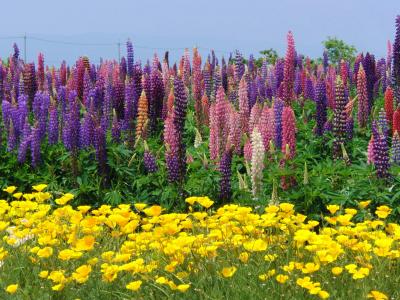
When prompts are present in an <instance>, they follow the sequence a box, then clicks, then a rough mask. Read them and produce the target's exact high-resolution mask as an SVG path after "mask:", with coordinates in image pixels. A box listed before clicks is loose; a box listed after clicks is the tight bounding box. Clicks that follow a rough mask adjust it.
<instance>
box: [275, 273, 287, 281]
mask: <svg viewBox="0 0 400 300" xmlns="http://www.w3.org/2000/svg"><path fill="white" fill-rule="evenodd" d="M275 279H276V281H278V282H279V283H285V282H286V281H287V280H288V279H289V276H287V275H282V274H279V275H276V277H275Z"/></svg>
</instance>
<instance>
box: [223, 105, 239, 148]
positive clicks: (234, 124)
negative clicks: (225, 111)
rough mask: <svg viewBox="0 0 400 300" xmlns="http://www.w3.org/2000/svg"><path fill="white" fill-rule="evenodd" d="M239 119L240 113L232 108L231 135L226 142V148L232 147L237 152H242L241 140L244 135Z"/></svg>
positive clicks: (230, 118)
mask: <svg viewBox="0 0 400 300" xmlns="http://www.w3.org/2000/svg"><path fill="white" fill-rule="evenodd" d="M239 120H240V117H239V113H238V112H237V111H236V110H234V109H232V110H231V112H230V116H229V136H228V142H227V144H226V150H229V149H231V148H232V149H233V150H234V151H235V153H237V154H239V153H240V140H241V136H242V131H241V129H240V122H239Z"/></svg>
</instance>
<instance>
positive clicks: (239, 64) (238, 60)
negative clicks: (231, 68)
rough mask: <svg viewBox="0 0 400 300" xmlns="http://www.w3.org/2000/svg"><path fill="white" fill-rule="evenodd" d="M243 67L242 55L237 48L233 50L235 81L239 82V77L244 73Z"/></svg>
mask: <svg viewBox="0 0 400 300" xmlns="http://www.w3.org/2000/svg"><path fill="white" fill-rule="evenodd" d="M244 71H245V67H244V64H243V57H242V54H241V53H240V52H239V50H236V51H235V81H236V83H239V81H240V79H242V76H243V74H244Z"/></svg>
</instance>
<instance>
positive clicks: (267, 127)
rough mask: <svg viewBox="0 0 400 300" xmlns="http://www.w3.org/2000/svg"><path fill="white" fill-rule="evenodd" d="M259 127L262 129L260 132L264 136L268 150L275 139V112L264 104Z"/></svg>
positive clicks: (264, 142) (266, 149)
mask: <svg viewBox="0 0 400 300" xmlns="http://www.w3.org/2000/svg"><path fill="white" fill-rule="evenodd" d="M258 127H259V129H260V133H261V136H262V138H263V144H264V147H265V151H268V150H269V145H270V141H273V140H274V134H275V122H274V112H273V110H272V108H269V107H268V106H264V108H263V110H262V113H261V117H260V122H259V124H258Z"/></svg>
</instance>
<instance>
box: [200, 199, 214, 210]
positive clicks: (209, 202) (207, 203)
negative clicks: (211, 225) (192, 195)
mask: <svg viewBox="0 0 400 300" xmlns="http://www.w3.org/2000/svg"><path fill="white" fill-rule="evenodd" d="M197 203H199V204H200V205H201V206H203V207H204V208H210V207H211V205H213V204H214V201H212V200H211V199H210V198H208V197H200V198H198V199H197Z"/></svg>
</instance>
